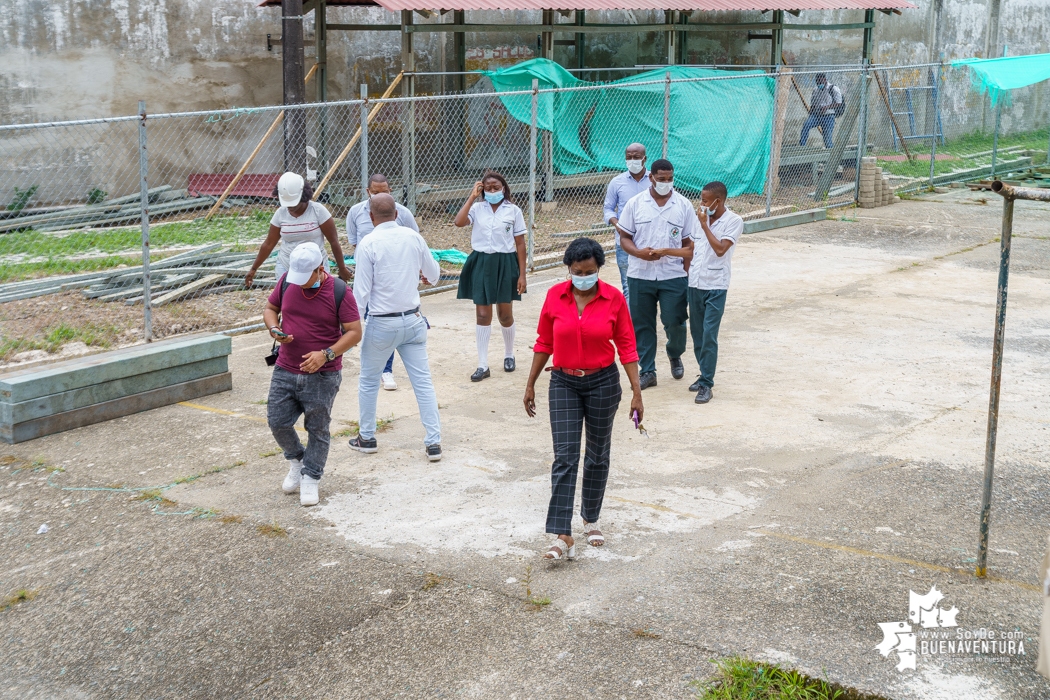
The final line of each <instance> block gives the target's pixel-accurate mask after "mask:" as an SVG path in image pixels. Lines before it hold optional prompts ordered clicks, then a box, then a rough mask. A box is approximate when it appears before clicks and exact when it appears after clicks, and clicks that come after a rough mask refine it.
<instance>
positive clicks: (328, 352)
mask: <svg viewBox="0 0 1050 700" xmlns="http://www.w3.org/2000/svg"><path fill="white" fill-rule="evenodd" d="M321 352H323V353H324V356H325V357H327V358H328V361H329V362H332V361H334V360H335V350H333V349H332V348H325V349H324V350H322V351H321Z"/></svg>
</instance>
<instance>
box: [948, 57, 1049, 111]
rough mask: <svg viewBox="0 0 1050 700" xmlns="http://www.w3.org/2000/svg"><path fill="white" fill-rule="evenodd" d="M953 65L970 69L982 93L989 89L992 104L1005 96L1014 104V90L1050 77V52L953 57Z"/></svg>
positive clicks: (977, 88)
mask: <svg viewBox="0 0 1050 700" xmlns="http://www.w3.org/2000/svg"><path fill="white" fill-rule="evenodd" d="M952 67H953V68H961V67H966V68H969V69H970V80H971V81H972V82H973V87H974V89H975V90H977V91H978V92H980V93H985V92H987V93H988V97H989V98H991V100H992V105H993V106H994V105H995V104H996V103H998V102H999V100H1000V99H1002V100H1003V101H1004V102H1005V103H1006V104H1010V91H1011V90H1016V89H1017V88H1023V87H1027V86H1029V85H1034V84H1035V83H1039V82H1042V81H1044V80H1047V79H1050V53H1038V54H1033V55H1031V56H1005V57H1003V58H966V59H961V60H958V61H952Z"/></svg>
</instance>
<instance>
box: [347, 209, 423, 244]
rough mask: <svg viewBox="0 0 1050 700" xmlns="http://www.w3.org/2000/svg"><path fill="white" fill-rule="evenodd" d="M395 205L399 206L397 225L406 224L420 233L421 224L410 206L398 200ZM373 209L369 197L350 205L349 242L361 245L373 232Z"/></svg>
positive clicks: (348, 216)
mask: <svg viewBox="0 0 1050 700" xmlns="http://www.w3.org/2000/svg"><path fill="white" fill-rule="evenodd" d="M394 206H395V207H397V219H396V221H397V225H398V226H406V227H408V228H410V229H412V230H413V231H415V232H416V233H419V224H417V223H416V217H414V216H412V212H411V211H409V209H408V207H406V206H403V205H401V204H398V203H397V202H394ZM371 211H372V204H371V200H369V199H366V200H365V201H363V202H358V203H357V204H355V205H354V206H352V207H350V211H348V212H347V213H346V242H347V243H349V244H350V245H359V244H360V243H361V241H362V240H363V239H364V237H365V236H367V235H368V234H370V233H372V229H374V228H375V226H373V225H372V218H371V217H370V216H369V214H370V213H371Z"/></svg>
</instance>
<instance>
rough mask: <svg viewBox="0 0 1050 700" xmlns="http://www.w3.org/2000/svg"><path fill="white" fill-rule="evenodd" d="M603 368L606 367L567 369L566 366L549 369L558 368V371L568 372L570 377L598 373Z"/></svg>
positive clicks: (548, 369)
mask: <svg viewBox="0 0 1050 700" xmlns="http://www.w3.org/2000/svg"><path fill="white" fill-rule="evenodd" d="M603 369H605V368H604V367H599V368H598V369H566V368H565V367H548V368H547V371H548V372H550V371H552V370H556V371H558V372H561V373H562V374H567V375H569V376H570V377H586V376H588V375H591V374H597V373H598V372H601V371H602V370H603Z"/></svg>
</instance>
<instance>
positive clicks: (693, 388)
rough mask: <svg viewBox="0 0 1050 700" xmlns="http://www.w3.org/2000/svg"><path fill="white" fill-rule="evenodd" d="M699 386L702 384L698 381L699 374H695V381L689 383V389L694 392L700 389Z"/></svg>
mask: <svg viewBox="0 0 1050 700" xmlns="http://www.w3.org/2000/svg"><path fill="white" fill-rule="evenodd" d="M701 386H703V385H702V384H701V383H700V376H699V375H697V377H696V381H695V382H693V383H692V384H690V385H689V391H691V392H693V393H694V394H695V393H696V392H698V391H700V387H701Z"/></svg>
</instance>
